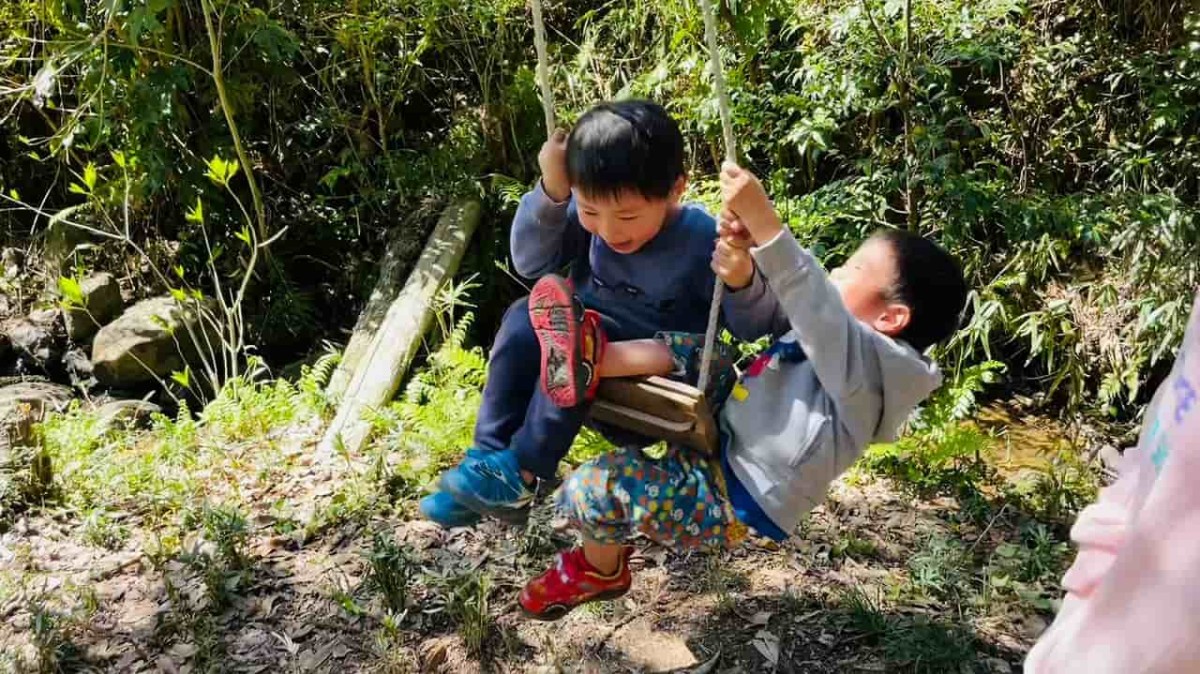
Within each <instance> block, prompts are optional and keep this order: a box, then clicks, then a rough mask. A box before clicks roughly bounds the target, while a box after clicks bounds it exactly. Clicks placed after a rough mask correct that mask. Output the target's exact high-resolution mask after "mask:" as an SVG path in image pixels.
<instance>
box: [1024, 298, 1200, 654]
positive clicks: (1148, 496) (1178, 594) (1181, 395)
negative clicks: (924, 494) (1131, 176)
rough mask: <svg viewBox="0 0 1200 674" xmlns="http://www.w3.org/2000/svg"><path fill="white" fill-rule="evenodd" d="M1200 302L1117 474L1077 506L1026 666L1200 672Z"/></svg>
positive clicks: (1194, 309)
mask: <svg viewBox="0 0 1200 674" xmlns="http://www.w3.org/2000/svg"><path fill="white" fill-rule="evenodd" d="M1198 324H1200V302H1197V304H1196V306H1195V307H1194V308H1193V311H1192V318H1191V321H1190V325H1189V327H1188V332H1187V336H1186V337H1185V338H1184V344H1183V347H1182V348H1181V350H1180V352H1179V355H1178V357H1177V359H1176V364H1175V368H1174V370H1173V371H1172V372H1171V375H1170V376H1169V377H1168V379H1167V380H1166V381H1165V382H1164V383H1163V384H1162V386H1161V387H1160V388H1159V390H1158V391H1157V392H1156V393H1155V396H1154V399H1153V400H1152V402H1151V403H1150V406H1149V407H1148V408H1147V410H1146V418H1145V422H1144V425H1143V427H1142V434H1141V437H1140V439H1139V441H1138V446H1137V448H1136V449H1134V450H1131V451H1129V452H1127V453H1126V455H1125V458H1124V460H1123V463H1122V465H1121V477H1120V479H1118V480H1117V482H1116V483H1115V484H1113V485H1112V486H1111V487H1109V488H1107V489H1105V490H1104V491H1102V492H1101V494H1100V498H1099V499H1098V500H1097V502H1096V503H1095V504H1093V505H1091V506H1089V507H1088V508H1086V509H1085V510H1084V511H1083V512H1081V513H1080V515H1079V519H1078V521H1077V522H1076V524H1075V527H1074V528H1073V529H1072V531H1071V537H1072V538H1073V539H1074V540H1075V542H1076V544H1077V545H1078V546H1079V554H1078V556H1077V557H1076V559H1075V563H1074V564H1073V565H1072V566H1071V568H1070V569H1069V570H1068V571H1067V574H1066V576H1065V577H1064V578H1063V586H1064V589H1065V590H1066V591H1067V596H1066V598H1065V599H1064V600H1063V605H1062V609H1061V610H1060V611H1059V614H1058V616H1057V618H1056V619H1055V620H1054V623H1053V624H1052V625H1051V626H1050V628H1049V629H1047V630H1046V632H1045V634H1043V635H1042V638H1041V639H1040V640H1039V641H1038V643H1037V644H1036V645H1035V646H1034V647H1033V650H1031V651H1030V653H1029V656H1028V659H1027V660H1026V663H1025V671H1026V672H1029V673H1030V674H1061V673H1066V672H1080V673H1084V672H1086V673H1087V674H1109V673H1112V674H1117V673H1118V672H1119V673H1121V674H1130V673H1135V672H1136V673H1145V674H1149V673H1160V672H1162V673H1167V672H1170V673H1176V672H1178V673H1179V674H1183V673H1185V672H1186V673H1189V674H1190V673H1195V672H1200V397H1198V396H1200V352H1198V351H1197V347H1198V343H1200V326H1198Z"/></svg>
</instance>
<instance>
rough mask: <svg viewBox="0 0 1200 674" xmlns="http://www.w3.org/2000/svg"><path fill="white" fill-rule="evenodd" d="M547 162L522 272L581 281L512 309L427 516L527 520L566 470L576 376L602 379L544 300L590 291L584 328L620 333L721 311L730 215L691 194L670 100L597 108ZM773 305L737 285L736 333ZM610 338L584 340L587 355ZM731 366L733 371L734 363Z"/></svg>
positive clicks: (516, 227) (748, 331)
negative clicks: (715, 265) (460, 445)
mask: <svg viewBox="0 0 1200 674" xmlns="http://www.w3.org/2000/svg"><path fill="white" fill-rule="evenodd" d="M538 163H539V165H540V166H541V169H542V179H541V181H539V183H538V185H537V187H536V188H535V189H534V190H533V191H531V192H530V193H528V194H526V195H525V196H524V198H522V199H521V205H520V207H519V208H518V209H517V214H516V217H515V218H514V220H513V226H512V255H513V266H514V267H515V268H516V270H517V272H518V273H520V274H521V275H522V276H526V277H542V276H545V275H547V274H550V273H551V272H555V271H557V270H560V269H562V268H563V267H564V266H567V265H570V267H571V281H570V283H568V282H567V281H565V280H564V279H561V278H558V277H557V276H554V277H550V278H549V279H548V280H546V281H545V282H543V283H541V284H539V286H538V288H539V291H538V292H536V293H533V294H532V296H531V297H529V298H526V299H521V300H518V301H517V302H516V303H514V304H513V305H512V306H511V307H510V308H509V310H508V311H507V312H506V313H505V314H504V318H503V320H502V321H501V325H500V330H499V331H498V332H497V334H496V339H495V342H494V344H493V346H492V352H491V355H490V357H489V359H488V378H487V383H486V384H485V386H484V389H483V401H482V403H481V405H480V408H479V416H478V418H477V420H476V425H475V436H474V442H473V446H472V447H471V448H470V449H468V450H467V452H466V456H464V457H463V459H462V461H461V462H460V463H459V464H458V465H457V466H455V467H454V468H452V469H450V470H448V471H446V472H445V473H444V474H443V475H442V477H441V478H440V480H439V482H438V487H439V490H438V491H437V492H436V493H433V494H431V495H429V496H427V497H426V498H424V499H423V500H422V501H421V506H420V508H421V513H422V514H423V515H424V516H425V517H426V518H427V519H429V520H432V521H434V522H437V523H438V524H440V525H442V526H444V527H448V528H449V527H462V526H472V525H474V524H475V523H477V522H479V521H480V519H481V518H483V517H485V516H490V517H494V518H497V519H499V520H501V521H506V522H511V523H521V522H524V520H525V519H526V518H527V517H528V514H529V504H530V503H531V502H532V500H533V496H534V491H535V485H536V482H537V480H539V479H542V480H552V479H554V478H555V477H556V474H557V471H558V464H559V462H560V461H561V460H562V459H563V458H564V457H565V456H566V455H567V451H568V450H569V449H570V447H571V444H572V442H573V441H574V440H575V436H576V435H577V434H578V433H579V430H580V428H581V427H582V426H583V424H584V422H585V420H586V419H587V416H588V412H589V409H590V403H589V401H588V400H587V399H586V398H587V397H586V396H584V395H583V394H582V392H583V391H585V390H587V389H588V388H589V387H588V385H587V384H586V383H585V384H582V385H581V386H580V387H577V388H572V387H571V386H566V385H564V384H568V383H569V384H572V385H573V384H574V383H575V382H579V381H586V380H588V379H591V380H594V381H593V383H592V386H591V388H593V389H594V386H595V382H596V381H598V380H599V379H598V377H595V376H592V375H593V374H595V373H593V372H592V371H590V370H587V369H586V368H587V367H588V363H589V362H591V361H593V360H595V359H594V358H587V359H583V358H579V357H577V355H578V354H576V353H574V352H573V351H572V352H569V353H567V354H565V355H567V356H569V357H558V356H563V355H564V354H562V353H559V354H557V356H556V358H554V359H549V360H547V359H545V358H543V355H544V353H545V351H544V350H543V349H542V348H541V346H540V345H539V342H538V337H537V334H536V333H537V328H538V327H539V325H540V326H541V327H542V328H546V327H548V326H546V325H542V324H541V323H540V321H543V320H544V319H546V318H548V315H547V314H546V313H545V312H541V311H538V310H536V307H537V306H539V305H541V304H544V303H545V302H546V301H547V298H550V299H551V300H553V299H555V298H557V299H558V300H560V301H561V300H562V299H564V298H566V299H569V298H571V297H572V296H574V295H577V296H578V297H579V299H580V302H579V305H578V306H577V307H576V308H577V309H578V311H577V312H576V313H575V314H574V315H575V316H576V317H578V318H579V319H580V323H579V324H578V325H577V326H574V329H575V332H576V334H580V335H583V334H585V333H586V334H588V335H606V336H607V337H611V338H613V339H625V340H630V339H639V338H649V337H653V336H654V335H656V334H658V333H659V332H660V331H663V330H679V331H685V332H701V331H703V330H704V327H705V322H706V319H707V317H708V311H709V305H710V302H711V298H712V295H713V284H714V283H715V282H716V278H715V277H714V276H713V273H712V271H711V270H710V269H709V264H710V259H711V257H712V255H713V249H714V246H715V243H716V238H717V236H716V231H717V223H716V220H715V219H714V218H713V217H712V216H711V215H709V214H708V212H707V211H705V210H704V209H703V208H702V207H700V206H698V205H695V204H687V203H683V202H681V197H682V196H683V193H684V189H685V188H686V186H687V175H686V171H685V169H684V142H683V135H682V134H681V133H680V131H679V126H678V125H677V124H676V123H675V120H673V119H671V117H670V115H668V114H667V111H666V110H664V109H663V108H662V106H659V105H656V104H654V103H651V102H648V101H639V100H626V101H618V102H614V103H602V104H600V105H597V106H595V107H594V108H592V109H591V110H590V111H588V112H587V113H586V114H585V115H583V117H581V118H580V119H579V122H578V123H577V124H576V125H575V128H574V129H573V130H572V131H571V133H570V135H569V136H568V135H567V134H565V133H563V132H561V131H560V132H557V133H555V134H554V137H552V138H551V139H550V140H548V141H546V144H545V145H544V146H543V147H542V151H541V153H540V154H539V155H538ZM585 308H586V310H585ZM531 309H533V310H532V311H531ZM774 312H775V308H774V301H773V298H772V297H771V296H770V293H768V292H766V288H765V287H764V286H761V285H757V286H755V285H751V286H747V287H744V288H742V289H740V290H736V291H734V290H730V292H727V293H725V298H724V302H723V303H722V305H721V315H722V317H723V318H724V319H726V321H727V325H728V328H729V330H730V332H732V333H733V334H734V335H736V336H738V337H741V338H747V339H755V338H757V337H759V336H761V335H764V334H766V333H767V332H768V330H769V328H770V321H771V320H772V314H773V313H774ZM542 334H547V333H546V331H545V330H544V329H543V330H542ZM585 342H586V343H585ZM600 346H602V345H601V343H600V342H598V341H595V340H590V341H589V340H580V341H579V348H581V349H584V350H585V351H590V350H591V349H593V348H599V347H600ZM725 360H726V361H727V364H728V367H727V368H724V369H725V370H727V371H728V372H732V370H733V368H732V364H733V363H732V358H727V359H725ZM613 364H614V365H621V363H618V362H617V361H613ZM624 365H626V366H633V369H637V367H638V365H639V364H637V363H625V364H624ZM602 370H603V371H602V372H600V373H599V375H601V376H621V375H623V374H633V372H632V371H622V370H621V369H613V368H611V367H609V365H608V364H604V365H602ZM726 379H727V380H728V381H729V385H732V377H724V378H723V377H717V378H716V381H717V382H718V383H720V382H723V381H725V380H726ZM539 382H540V384H541V386H539Z"/></svg>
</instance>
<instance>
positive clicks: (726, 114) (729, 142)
mask: <svg viewBox="0 0 1200 674" xmlns="http://www.w3.org/2000/svg"><path fill="white" fill-rule="evenodd" d="M530 3H531V4H532V6H533V43H534V47H535V48H536V49H537V57H538V64H537V81H538V85H539V86H540V87H541V90H542V111H543V112H544V113H545V115H546V136H547V137H550V136H552V135H553V134H554V129H555V121H554V95H553V92H552V91H551V89H550V57H549V56H547V54H546V25H545V23H544V20H543V19H542V0H530ZM700 9H701V11H702V12H703V14H704V37H705V41H706V42H707V43H708V57H709V62H710V65H711V66H712V76H713V88H714V89H715V90H716V94H717V110H718V111H719V112H720V114H721V135H722V136H723V137H724V140H725V159H726V160H727V161H731V162H733V161H737V145H736V142H735V140H734V137H733V115H732V113H731V112H730V108H731V107H732V105H731V104H730V102H729V92H728V91H726V89H725V69H724V68H723V67H722V65H721V49H720V45H719V44H718V43H717V13H716V10H715V9H714V8H713V4H712V0H700ZM724 297H725V284H724V283H722V282H721V280H720V279H716V281H715V282H714V284H713V296H712V304H711V305H710V306H709V310H708V328H707V329H706V330H705V333H704V354H703V357H702V358H703V360H702V361H701V364H700V381H699V382H698V385H697V387H698V388H699V389H700V390H701V391H704V390H706V389H707V388H708V380H709V376H710V375H711V370H712V360H713V349H714V348H715V346H716V342H717V325H718V323H719V322H720V317H721V302H722V300H723V299H724Z"/></svg>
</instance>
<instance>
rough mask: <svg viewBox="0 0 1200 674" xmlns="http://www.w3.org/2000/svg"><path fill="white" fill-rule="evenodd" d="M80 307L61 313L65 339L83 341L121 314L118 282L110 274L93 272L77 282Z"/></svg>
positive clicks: (121, 304) (121, 307)
mask: <svg viewBox="0 0 1200 674" xmlns="http://www.w3.org/2000/svg"><path fill="white" fill-rule="evenodd" d="M79 289H80V294H82V295H83V306H81V307H79V306H73V307H70V308H69V309H67V310H66V311H65V312H64V316H63V318H64V320H65V321H66V325H67V338H69V339H70V340H71V341H73V342H85V341H87V340H88V339H90V338H91V337H92V335H95V334H96V331H97V330H99V329H100V328H101V327H103V326H105V325H107V324H108V323H110V322H111V321H112V320H113V319H115V318H116V317H117V316H120V315H121V309H123V308H124V304H123V303H122V300H121V285H120V284H119V283H117V279H115V278H113V276H112V274H104V273H101V274H93V275H91V276H88V277H87V278H85V279H83V280H82V281H81V282H80V283H79Z"/></svg>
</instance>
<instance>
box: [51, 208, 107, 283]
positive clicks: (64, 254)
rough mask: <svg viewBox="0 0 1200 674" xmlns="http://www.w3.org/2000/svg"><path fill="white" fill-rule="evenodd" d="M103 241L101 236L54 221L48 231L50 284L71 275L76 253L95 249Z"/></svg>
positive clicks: (61, 221)
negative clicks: (63, 275) (61, 276)
mask: <svg viewBox="0 0 1200 674" xmlns="http://www.w3.org/2000/svg"><path fill="white" fill-rule="evenodd" d="M99 241H102V238H101V237H100V236H99V235H96V234H93V233H91V232H89V231H87V230H86V229H82V228H80V227H75V226H73V225H71V224H68V223H67V222H65V221H63V220H54V221H52V222H51V223H50V227H49V228H48V229H47V230H46V248H45V261H46V269H47V271H49V272H50V274H51V278H50V284H51V285H55V284H56V283H57V276H58V275H59V274H63V273H69V271H68V270H69V269H70V267H71V266H72V265H71V260H72V259H73V258H74V256H75V253H77V252H80V251H82V250H85V249H87V248H89V247H93V246H94V244H96V243H97V242H99Z"/></svg>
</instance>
